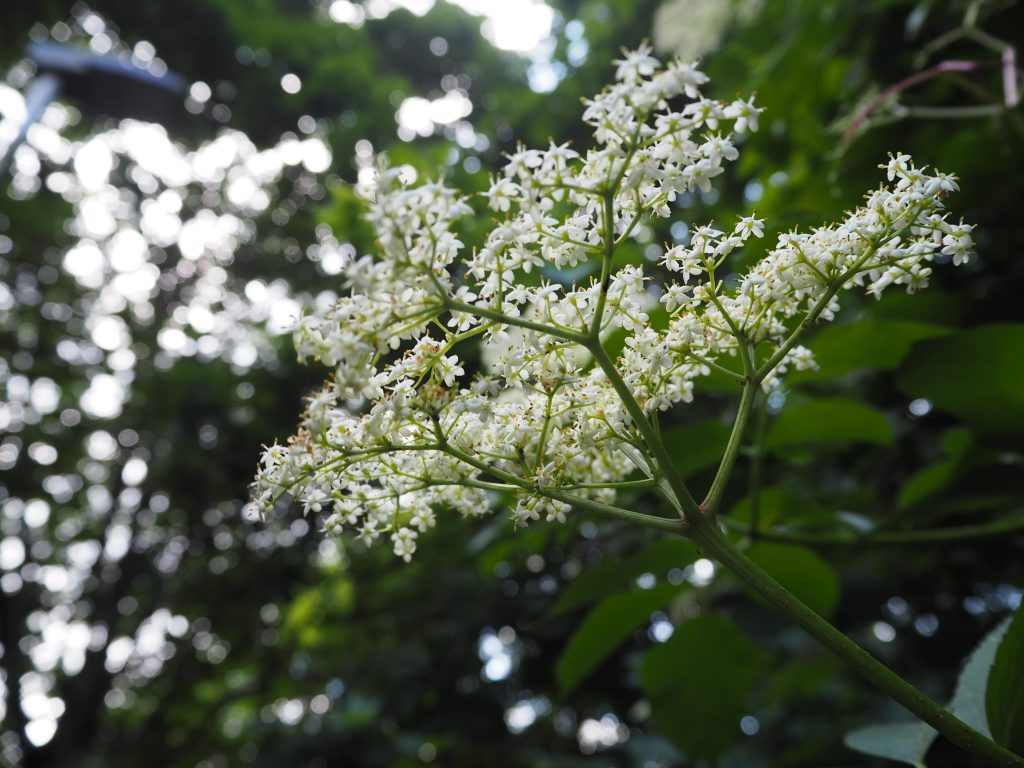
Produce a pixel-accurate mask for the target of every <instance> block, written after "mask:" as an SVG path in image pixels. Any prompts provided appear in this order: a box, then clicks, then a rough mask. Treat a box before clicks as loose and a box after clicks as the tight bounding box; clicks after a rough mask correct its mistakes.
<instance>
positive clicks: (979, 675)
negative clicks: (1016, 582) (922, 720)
mask: <svg viewBox="0 0 1024 768" xmlns="http://www.w3.org/2000/svg"><path fill="white" fill-rule="evenodd" d="M1009 626H1010V620H1009V619H1006V620H1005V621H1003V622H1001V623H1000V624H999V625H998V626H997V627H996V628H995V629H993V630H992V631H991V632H989V633H988V634H987V635H985V638H984V639H983V640H982V641H981V642H980V643H978V645H977V646H976V647H975V649H974V650H973V651H971V655H970V656H968V657H967V661H966V663H965V664H964V667H963V669H962V670H961V672H960V679H959V680H957V684H956V692H955V693H954V694H953V700H952V701H951V702H950V703H949V711H950V712H952V713H953V714H954V715H956V716H957V717H959V718H960V719H961V720H963V721H964V722H965V723H967V724H968V725H969V726H971V727H972V728H974V729H975V730H976V731H979V732H980V733H983V734H985V735H986V736H989V737H991V735H992V734H991V732H990V731H989V727H988V715H987V714H986V712H985V699H986V693H985V689H986V687H987V686H988V680H989V672H990V670H991V669H992V662H993V661H995V658H996V650H997V649H998V648H999V644H1000V643H1001V642H1002V640H1003V637H1004V636H1005V635H1006V630H1007V629H1008V628H1009Z"/></svg>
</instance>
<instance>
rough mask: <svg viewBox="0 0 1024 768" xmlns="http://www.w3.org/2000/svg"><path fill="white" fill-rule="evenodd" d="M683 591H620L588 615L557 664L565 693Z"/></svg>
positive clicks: (663, 586)
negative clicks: (653, 614)
mask: <svg viewBox="0 0 1024 768" xmlns="http://www.w3.org/2000/svg"><path fill="white" fill-rule="evenodd" d="M684 588H685V585H683V584H679V585H675V584H658V585H657V586H655V587H653V588H652V589H640V590H634V591H631V592H620V593H619V594H616V595H612V596H611V597H609V598H607V599H605V600H604V601H603V602H602V603H600V604H599V605H598V606H597V607H596V608H594V610H592V611H591V612H590V613H589V614H587V617H586V618H585V619H584V620H583V623H582V624H580V626H579V628H577V630H576V632H574V633H573V636H572V637H571V638H569V643H568V645H566V647H565V650H564V651H562V655H561V656H560V657H559V659H558V662H557V664H556V665H555V676H556V677H557V679H558V687H559V689H560V690H561V692H562V694H563V695H564V694H567V693H569V692H570V691H572V689H573V688H575V687H576V686H577V685H579V683H580V682H581V681H582V680H583V679H584V678H585V677H586V676H587V675H589V674H590V673H591V672H593V671H594V670H595V669H597V667H598V666H600V664H601V662H602V661H604V660H605V659H606V658H607V657H608V655H609V654H610V653H611V652H612V651H614V650H615V649H616V648H617V647H618V646H619V645H620V644H621V643H622V642H623V641H624V640H625V639H626V638H628V637H629V636H630V635H631V634H633V630H635V629H636V628H637V627H638V626H639V625H640V624H642V623H643V622H645V621H646V620H647V619H648V617H649V616H650V615H651V614H652V613H654V612H655V611H656V610H658V609H659V608H661V607H662V606H663V605H665V603H667V602H668V601H669V600H671V599H672V598H673V597H675V595H677V594H678V593H679V592H680V591H682V590H683V589H684Z"/></svg>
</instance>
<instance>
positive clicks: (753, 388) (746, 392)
mask: <svg viewBox="0 0 1024 768" xmlns="http://www.w3.org/2000/svg"><path fill="white" fill-rule="evenodd" d="M741 354H745V352H744V351H743V350H741ZM755 400H757V385H756V384H753V383H751V382H749V381H748V382H747V383H746V384H744V386H743V395H742V397H741V398H740V407H739V410H738V411H737V412H736V421H734V422H733V425H732V432H731V433H730V434H729V442H728V444H727V445H726V446H725V453H724V454H723V455H722V462H721V463H720V464H719V465H718V471H717V472H716V473H715V479H714V480H712V481H711V488H710V490H708V495H707V497H706V498H705V499H704V503H703V504H701V506H702V507H703V508H704V511H705V512H706V513H707V514H709V515H714V514H715V512H717V511H718V505H719V504H721V503H722V496H723V495H724V494H725V488H726V486H727V485H728V484H729V478H730V477H732V471H733V468H734V467H735V466H736V458H737V457H738V456H739V453H740V447H741V446H742V445H743V434H744V432H746V430H747V423H748V422H749V421H750V412H751V411H752V410H753V409H754V401H755Z"/></svg>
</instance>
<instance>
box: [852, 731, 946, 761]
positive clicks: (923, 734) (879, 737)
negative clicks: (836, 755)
mask: <svg viewBox="0 0 1024 768" xmlns="http://www.w3.org/2000/svg"><path fill="white" fill-rule="evenodd" d="M937 735H938V734H937V733H936V731H935V729H934V728H931V727H930V726H928V725H925V724H924V723H921V722H916V723H885V724H882V725H868V726H865V727H864V728H858V729H857V730H855V731H850V732H849V733H848V734H846V736H845V737H844V738H843V742H844V743H845V744H846V746H848V747H849V748H850V749H855V750H857V751H858V752H863V753H864V754H865V755H874V756H875V757H887V758H889V759H890V760H897V761H899V762H901V763H907V764H908V765H913V766H915V768H924V756H925V755H926V754H927V753H928V750H929V749H930V748H931V746H932V742H933V741H935V737H936V736H937Z"/></svg>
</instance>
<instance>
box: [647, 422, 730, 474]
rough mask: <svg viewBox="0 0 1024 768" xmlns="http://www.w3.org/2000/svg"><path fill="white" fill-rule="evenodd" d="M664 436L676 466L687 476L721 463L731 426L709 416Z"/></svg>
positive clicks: (671, 430)
mask: <svg viewBox="0 0 1024 768" xmlns="http://www.w3.org/2000/svg"><path fill="white" fill-rule="evenodd" d="M662 439H663V440H664V442H665V448H667V449H668V452H669V455H670V456H671V457H672V459H673V460H674V461H675V464H676V468H677V469H678V470H679V472H680V473H681V474H682V475H684V476H686V475H689V474H692V473H693V472H696V471H697V470H700V469H704V468H706V467H711V466H714V465H715V464H717V463H718V462H719V460H720V459H721V458H722V454H723V453H724V452H725V446H726V443H728V442H729V427H727V426H726V425H724V424H723V423H722V422H720V421H717V420H715V419H708V420H707V421H698V422H695V423H693V424H684V425H683V426H681V427H675V428H674V429H670V430H667V431H666V432H665V433H664V434H663V435H662Z"/></svg>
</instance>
